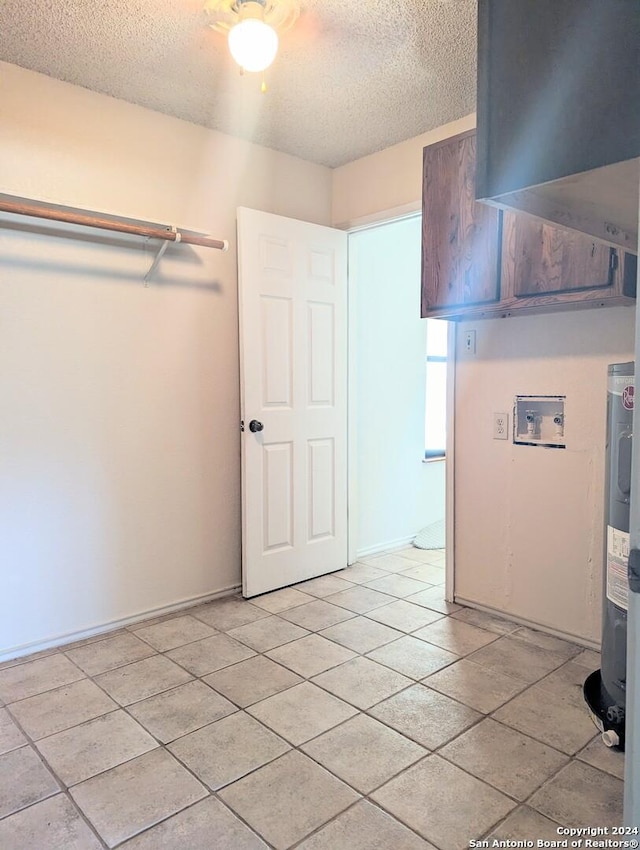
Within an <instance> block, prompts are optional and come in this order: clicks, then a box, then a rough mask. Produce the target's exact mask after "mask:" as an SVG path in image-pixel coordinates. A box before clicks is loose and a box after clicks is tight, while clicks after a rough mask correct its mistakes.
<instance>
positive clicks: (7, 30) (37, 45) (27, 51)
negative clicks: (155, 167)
mask: <svg viewBox="0 0 640 850" xmlns="http://www.w3.org/2000/svg"><path fill="white" fill-rule="evenodd" d="M203 4H204V0H101V2H92V0H0V59H4V60H5V61H7V62H13V63H15V64H17V65H21V66H23V67H25V68H30V69H32V70H35V71H41V72H43V73H45V74H49V75H50V76H52V77H57V78H58V79H60V80H66V81H68V82H70V83H76V84H77V85H81V86H85V87H86V88H89V89H93V90H94V91H98V92H103V93H105V94H108V95H112V96H113V97H117V98H121V99H123V100H127V101H130V102H131V103H137V104H140V105H141V106H146V107H149V108H150V109H155V110H157V111H159V112H164V113H167V114H169V115H174V116H176V117H178V118H183V119H185V120H187V121H192V122H194V123H196V124H202V125H204V126H206V127H211V128H213V129H216V130H221V131H223V132H225V133H230V134H232V135H235V136H241V137H243V138H247V139H251V140H252V141H255V142H257V143H259V144H262V145H267V146H268V147H272V148H276V149H277V150H281V151H285V152H287V153H292V154H295V155H297V156H301V157H303V158H304V159H308V160H311V161H313V162H318V163H321V164H324V165H329V166H337V165H341V164H342V163H345V162H349V161H351V160H353V159H357V158H358V157H360V156H363V155H365V154H368V153H372V152H374V151H377V150H381V149H382V148H385V147H387V146H389V145H391V144H394V143H395V142H399V141H402V140H404V139H407V138H410V137H412V136H416V135H418V134H419V133H423V132H425V131H427V130H430V129H432V128H433V127H437V126H438V125H440V124H444V123H446V122H448V121H452V120H454V119H456V118H460V117H462V116H463V115H466V114H468V113H469V112H472V111H473V109H474V106H475V85H476V82H475V67H476V44H475V38H476V35H475V34H476V0H386V2H378V0H359V2H358V0H341V2H339V0H301V15H300V18H299V20H298V22H297V24H296V25H295V27H294V28H293V29H292V30H290V31H289V32H287V33H285V34H284V35H283V36H282V38H281V45H280V52H279V55H278V58H277V59H276V62H275V63H274V65H273V66H272V68H270V69H269V71H268V72H267V84H268V86H269V91H268V93H267V94H266V95H262V94H261V93H260V78H259V77H257V76H256V75H253V74H248V75H245V76H244V77H242V76H240V74H239V73H238V68H237V66H236V65H235V63H234V62H233V60H232V59H231V57H230V56H229V53H228V48H227V45H226V39H225V37H224V36H223V35H222V34H220V33H216V32H214V31H213V30H211V29H210V28H209V27H208V26H207V16H206V14H205V13H204V12H203V9H202V7H203Z"/></svg>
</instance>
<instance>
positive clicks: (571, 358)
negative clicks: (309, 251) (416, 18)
mask: <svg viewBox="0 0 640 850" xmlns="http://www.w3.org/2000/svg"><path fill="white" fill-rule="evenodd" d="M474 126H475V118H474V116H472V115H471V116H468V117H467V118H464V119H461V120H460V121H457V122H454V123H452V124H448V125H446V126H444V127H440V128H438V129H437V130H434V131H432V132H431V133H426V134H424V135H423V136H419V137H417V138H415V139H409V140H408V141H406V142H403V143H401V144H399V145H395V146H394V147H391V148H389V149H387V150H385V151H381V152H380V153H376V154H372V155H371V156H368V157H364V158H363V159H360V160H357V161H356V162H352V163H349V164H348V165H345V166H343V167H341V168H338V169H336V170H335V171H334V173H333V212H332V220H333V222H334V224H336V225H340V224H345V223H360V222H362V221H367V220H369V219H378V220H379V219H380V218H384V217H385V212H388V211H391V212H405V211H408V210H409V209H416V208H418V207H419V202H420V197H421V187H422V148H423V146H424V145H427V144H431V143H433V142H436V141H440V140H441V139H444V138H447V137H448V136H452V135H455V134H456V133H459V132H462V131H464V130H467V129H470V128H472V127H474ZM633 324H634V311H633V310H632V309H629V308H622V307H621V308H615V309H611V308H609V309H601V310H585V311H576V312H568V313H562V314H557V315H552V316H546V315H542V316H527V317H518V318H510V319H500V320H491V321H482V322H476V323H474V324H469V325H468V326H467V325H462V327H461V331H462V330H464V328H465V327H469V328H471V327H473V328H475V329H476V330H477V334H478V353H477V355H476V356H475V357H474V358H469V359H465V355H464V354H463V353H462V351H460V350H459V352H458V358H457V364H456V418H455V488H454V489H455V594H456V597H458V598H463V599H465V600H467V601H469V602H472V603H475V604H477V605H480V606H483V607H486V608H490V609H493V610H496V611H502V612H504V613H506V614H509V615H511V616H513V617H517V618H521V619H524V620H528V621H530V622H532V623H534V624H538V625H540V626H543V627H546V628H549V629H552V630H555V631H558V632H563V633H566V634H570V635H574V636H576V637H578V638H579V639H581V640H583V641H587V642H597V641H598V640H599V637H600V606H601V581H602V525H603V516H604V504H603V503H604V480H603V479H604V451H605V431H604V429H605V407H606V366H607V364H608V363H612V362H618V361H625V360H632V359H633V340H634V330H633ZM520 393H522V394H547V393H548V394H566V395H567V407H566V410H567V424H566V434H567V440H568V448H567V449H566V450H565V451H553V450H545V449H541V448H529V447H519V446H514V445H512V444H511V442H503V441H494V440H492V438H491V414H492V413H493V412H494V411H499V412H502V411H508V412H511V408H512V406H513V398H514V396H515V395H516V394H520Z"/></svg>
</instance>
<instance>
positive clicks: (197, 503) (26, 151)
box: [0, 63, 331, 657]
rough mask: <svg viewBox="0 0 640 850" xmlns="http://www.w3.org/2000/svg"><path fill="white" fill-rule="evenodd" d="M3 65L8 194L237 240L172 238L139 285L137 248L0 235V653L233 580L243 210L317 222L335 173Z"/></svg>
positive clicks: (40, 233)
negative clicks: (203, 243) (196, 244)
mask: <svg viewBox="0 0 640 850" xmlns="http://www.w3.org/2000/svg"><path fill="white" fill-rule="evenodd" d="M0 76H1V78H2V120H1V121H0V192H6V193H10V194H14V195H22V196H26V197H36V198H41V199H44V200H49V201H54V202H58V203H62V204H68V205H73V206H78V207H84V208H88V209H96V210H103V211H106V212H111V213H116V214H121V215H125V216H129V217H134V218H135V217H138V218H148V219H151V220H155V221H161V222H162V223H167V224H176V225H180V226H182V227H185V228H193V229H197V230H202V231H206V232H209V233H211V234H212V235H214V236H216V237H219V238H227V239H229V240H230V242H231V249H230V251H229V252H228V253H227V254H222V253H220V252H217V251H212V250H206V249H192V248H191V247H189V246H179V247H171V248H170V249H169V251H168V252H167V254H166V255H165V259H164V260H163V261H162V264H161V267H160V269H159V274H158V275H157V276H156V278H155V280H154V281H153V282H152V284H151V285H150V286H149V288H148V289H145V288H144V286H143V283H142V278H143V276H144V274H145V271H146V269H147V268H148V266H149V264H150V262H151V259H152V256H153V251H154V247H153V246H147V247H146V248H145V247H144V246H143V244H142V241H141V240H135V239H126V238H125V239H120V238H118V237H105V238H100V237H96V236H92V237H91V238H85V237H84V236H83V237H80V238H66V239H60V238H52V236H51V232H52V229H51V228H50V227H44V226H39V225H38V224H36V223H34V224H33V225H29V226H27V224H26V223H25V221H24V220H22V221H21V222H20V224H19V228H18V229H14V228H11V229H7V228H1V229H0V242H1V245H0V281H1V286H0V328H1V330H0V564H2V575H3V592H2V595H1V598H0V657H1V655H2V652H3V651H4V652H5V653H6V652H8V651H11V650H12V649H13V648H16V647H21V646H25V645H28V644H34V643H35V644H37V643H40V642H44V641H48V640H54V639H56V638H57V637H59V636H64V635H67V634H72V633H76V632H79V631H81V630H85V629H91V628H95V627H98V626H102V625H105V624H107V623H110V622H113V621H117V620H119V619H121V618H126V617H130V616H135V615H138V614H141V613H143V612H147V611H150V610H154V609H157V608H161V607H163V606H167V605H171V604H175V603H178V602H180V601H182V600H188V599H194V598H197V597H200V596H203V595H206V594H212V593H215V592H217V591H221V590H225V589H227V588H230V587H232V586H234V585H237V584H238V583H239V581H240V492H239V490H240V458H239V450H240V443H239V439H240V434H239V423H238V420H239V389H238V384H239V375H238V332H237V292H236V263H235V212H236V207H237V206H239V205H244V206H250V207H255V208H257V209H262V210H266V211H270V212H276V213H280V214H283V215H287V216H291V217H295V218H301V219H306V220H308V221H314V222H318V223H321V224H327V223H329V221H330V203H331V173H330V171H329V170H328V169H326V168H323V167H320V166H315V165H312V164H309V163H306V162H303V161H302V160H299V159H296V158H294V157H291V156H287V155H283V154H279V153H275V152H274V151H271V150H267V149H265V148H260V147H257V146H254V145H251V144H249V143H246V142H242V141H239V140H237V139H233V138H230V137H228V136H224V135H221V134H219V133H214V132H211V131H207V130H205V129H203V128H200V127H196V126H194V125H190V124H187V123H185V122H182V121H179V120H176V119H172V118H169V117H167V116H164V115H160V114H158V113H154V112H151V111H149V110H145V109H141V108H139V107H136V106H132V105H130V104H127V103H124V102H122V101H117V100H114V99H112V98H108V97H105V96H102V95H98V94H95V93H92V92H89V91H86V90H84V89H81V88H78V87H75V86H71V85H68V84H65V83H62V82H59V81H56V80H53V79H50V78H48V77H46V76H43V75H39V74H35V73H32V72H29V71H25V70H22V69H20V68H17V67H16V66H13V65H7V64H4V63H0ZM53 229H54V230H56V229H57V230H60V229H61V228H59V227H55V226H54V228H53Z"/></svg>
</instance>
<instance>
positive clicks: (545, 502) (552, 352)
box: [455, 307, 635, 642]
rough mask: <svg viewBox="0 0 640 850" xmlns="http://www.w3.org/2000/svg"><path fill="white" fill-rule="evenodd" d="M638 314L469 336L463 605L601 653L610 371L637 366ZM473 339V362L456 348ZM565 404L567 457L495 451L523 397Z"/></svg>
mask: <svg viewBox="0 0 640 850" xmlns="http://www.w3.org/2000/svg"><path fill="white" fill-rule="evenodd" d="M634 312H635V311H634V310H633V309H630V308H628V307H617V308H608V309H601V310H585V311H583V312H574V313H562V314H556V315H548V316H528V317H518V318H511V319H506V320H503V319H493V320H490V321H482V322H476V323H464V324H463V325H461V328H460V333H459V335H458V340H459V348H458V353H457V370H456V390H457V393H456V395H457V398H456V573H455V592H456V597H457V598H458V597H461V598H463V599H468V600H471V601H473V602H476V603H478V604H480V605H483V606H487V607H489V608H493V609H497V610H500V611H506V612H508V613H509V614H512V615H513V616H516V617H520V618H523V619H526V620H531V621H533V622H534V623H538V624H541V625H543V626H547V627H550V628H552V629H555V630H558V631H562V632H566V633H568V634H571V635H575V636H577V637H579V638H582V639H586V640H590V641H595V642H597V641H599V639H600V621H601V598H602V597H601V585H602V570H603V564H602V558H603V523H604V459H605V426H606V402H607V396H606V385H607V366H608V364H609V363H616V362H624V361H627V360H633V359H634V353H633V351H634V349H633V344H634V318H635V316H634ZM468 328H475V329H476V332H477V354H476V355H475V357H474V356H470V355H467V354H465V353H464V352H463V351H462V346H461V344H460V342H461V340H462V337H463V335H464V331H465V330H466V329H468ZM520 394H526V395H566V397H567V399H566V403H565V437H566V441H567V448H566V449H564V450H559V449H544V448H541V447H539V446H535V447H534V446H516V445H513V443H512V442H511V440H509V441H498V440H493V439H492V436H491V414H492V413H493V412H494V411H495V412H503V411H508V412H509V414H510V425H511V414H512V407H513V400H514V396H515V395H520Z"/></svg>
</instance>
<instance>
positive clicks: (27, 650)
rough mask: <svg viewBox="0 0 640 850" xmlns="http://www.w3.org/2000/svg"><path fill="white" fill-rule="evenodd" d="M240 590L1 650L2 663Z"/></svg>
mask: <svg viewBox="0 0 640 850" xmlns="http://www.w3.org/2000/svg"><path fill="white" fill-rule="evenodd" d="M238 590H240V585H239V584H234V585H232V586H231V587H228V588H225V589H223V590H218V591H216V592H215V593H205V594H202V595H200V596H191V597H189V598H187V599H182V600H180V601H179V602H174V603H172V604H171V605H163V606H162V607H161V608H152V609H150V610H148V611H141V612H140V613H138V614H133V615H132V616H131V617H123V618H122V619H119V620H110V621H109V622H108V623H101V624H100V625H99V626H94V627H92V628H90V629H82V630H81V631H78V632H68V633H66V634H63V635H56V637H52V638H49V639H47V640H42V641H36V642H34V643H25V644H22V645H20V646H14V647H11V648H10V649H5V650H2V652H0V663H2V662H4V661H12V660H13V659H14V658H21V657H22V656H23V655H32V654H33V653H35V652H42V651H43V650H46V649H55V648H56V647H58V646H64V645H65V644H67V643H74V642H75V641H77V640H85V639H86V638H91V637H95V636H96V635H101V634H103V633H105V632H113V631H115V630H116V629H122V628H124V627H125V626H131V625H133V624H134V623H140V622H142V621H143V620H149V619H151V618H154V617H163V616H164V615H165V614H173V612H174V611H181V610H182V609H183V608H193V607H195V606H196V605H202V604H203V603H205V602H211V601H212V600H214V599H221V598H222V597H224V596H230V595H231V594H232V593H235V592H236V591H238Z"/></svg>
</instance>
